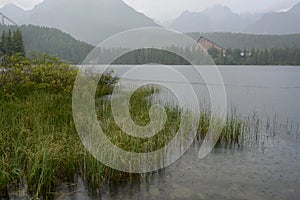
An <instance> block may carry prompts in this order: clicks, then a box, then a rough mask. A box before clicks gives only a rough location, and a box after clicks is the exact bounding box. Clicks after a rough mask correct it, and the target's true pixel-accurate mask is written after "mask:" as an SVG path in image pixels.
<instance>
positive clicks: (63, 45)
mask: <svg viewBox="0 0 300 200" xmlns="http://www.w3.org/2000/svg"><path fill="white" fill-rule="evenodd" d="M15 28H16V27H14V26H9V27H8V26H0V33H2V32H3V31H4V30H6V31H7V30H8V29H15ZM20 29H21V31H22V33H23V37H24V44H25V50H26V53H27V54H28V53H30V52H32V51H36V52H42V53H46V54H49V55H56V56H58V57H59V58H61V59H63V60H65V61H67V62H70V63H76V64H78V63H81V62H82V61H83V59H84V58H85V57H86V56H87V54H88V53H89V52H90V51H91V50H92V49H93V46H92V45H89V44H86V43H84V42H81V41H78V40H75V39H74V38H73V37H72V36H70V35H68V34H66V33H64V32H62V31H60V30H58V29H55V28H46V27H39V26H33V25H28V26H26V25H23V26H21V27H20Z"/></svg>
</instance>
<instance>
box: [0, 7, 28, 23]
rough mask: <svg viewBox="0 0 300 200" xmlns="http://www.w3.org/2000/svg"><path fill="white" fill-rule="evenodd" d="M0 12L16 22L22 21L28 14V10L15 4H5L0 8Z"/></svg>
mask: <svg viewBox="0 0 300 200" xmlns="http://www.w3.org/2000/svg"><path fill="white" fill-rule="evenodd" d="M0 13H3V14H5V15H6V16H8V17H9V18H11V19H12V20H13V21H14V22H15V23H17V24H20V22H22V21H24V19H26V18H28V16H29V12H28V11H25V10H24V9H22V8H20V7H18V6H16V5H15V4H7V5H5V6H4V7H3V8H0Z"/></svg>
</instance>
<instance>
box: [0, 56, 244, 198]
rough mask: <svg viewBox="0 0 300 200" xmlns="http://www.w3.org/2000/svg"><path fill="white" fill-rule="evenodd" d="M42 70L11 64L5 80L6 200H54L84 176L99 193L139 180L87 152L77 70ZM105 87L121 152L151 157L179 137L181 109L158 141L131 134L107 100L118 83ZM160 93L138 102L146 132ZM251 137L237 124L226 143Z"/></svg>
mask: <svg viewBox="0 0 300 200" xmlns="http://www.w3.org/2000/svg"><path fill="white" fill-rule="evenodd" d="M34 62H35V63H34V64H33V61H27V60H23V61H22V63H21V62H20V61H15V62H11V64H10V65H9V67H8V68H7V69H10V70H6V71H7V72H5V73H2V74H1V77H0V85H1V84H2V87H1V91H0V92H1V96H0V144H1V146H0V195H1V196H2V197H5V196H7V195H8V193H9V191H10V190H11V189H14V188H23V189H25V190H26V191H27V192H28V193H29V194H30V196H32V197H33V198H39V197H46V198H51V196H52V195H53V192H54V191H53V190H54V188H55V187H56V186H57V185H58V184H60V183H63V182H68V183H74V182H75V180H74V179H75V177H76V176H77V175H79V176H81V177H83V179H84V181H85V182H86V183H87V184H88V185H89V186H90V187H91V188H94V189H96V188H99V187H101V185H102V184H103V183H104V182H110V183H113V182H118V181H119V180H121V179H123V178H130V177H131V178H132V177H134V176H137V175H134V174H128V173H123V172H119V171H116V170H114V169H111V168H109V167H106V166H104V165H103V164H101V163H100V162H98V161H97V160H96V159H95V158H94V157H93V156H91V155H90V154H89V153H88V152H87V151H86V150H85V148H84V147H83V145H82V143H81V141H80V138H79V136H78V135H77V132H76V129H75V126H74V122H73V116H72V94H71V91H72V84H73V82H74V79H75V76H76V73H77V71H76V69H74V68H72V67H70V66H68V65H65V64H63V63H58V62H57V61H53V60H50V61H49V59H38V61H34ZM20 63H21V64H20ZM24 72H26V73H24ZM104 80H105V81H104ZM104 80H102V81H100V82H99V85H98V90H97V97H96V98H97V105H98V106H97V107H98V108H99V109H98V111H97V114H98V118H99V119H100V123H101V126H102V127H103V130H104V132H105V134H106V135H107V136H108V137H109V138H110V139H111V141H112V142H113V143H114V144H117V145H118V146H119V147H121V148H123V149H125V150H130V151H134V152H145V151H153V150H157V149H159V148H161V147H163V146H165V144H166V143H167V142H168V141H170V140H171V139H172V138H173V137H174V135H175V133H176V132H177V130H178V127H179V125H180V115H181V113H180V112H179V111H178V110H177V109H175V108H174V109H172V108H167V115H168V117H167V123H166V124H165V127H164V129H163V130H162V131H161V132H160V133H159V134H157V135H156V136H154V137H152V138H150V139H137V138H133V137H130V136H128V135H126V134H125V133H123V132H122V131H121V130H120V129H119V127H118V126H117V125H116V124H115V122H114V120H113V116H112V112H111V108H110V105H109V104H104V102H102V100H101V97H102V96H103V95H106V94H109V93H110V92H111V89H112V84H113V83H114V81H115V79H114V78H113V77H111V76H110V75H107V76H106V78H105V79H104ZM5 83H6V84H5ZM152 93H153V91H152V90H148V89H141V90H138V91H137V92H136V93H135V94H134V95H133V97H132V98H131V101H130V103H131V109H130V113H131V116H132V118H133V120H134V121H135V122H136V123H137V124H139V125H141V126H143V125H146V124H147V123H149V115H148V113H149V112H148V111H149V108H150V106H151V105H149V102H148V101H147V100H146V97H148V96H149V95H151V94H152ZM100 105H101V106H100ZM102 105H105V106H102ZM209 119H210V116H209V114H206V113H203V114H202V116H201V122H200V126H199V128H198V139H199V140H200V139H201V138H203V137H204V136H205V134H206V133H207V130H208V126H209ZM246 129H247V126H246V124H245V123H244V122H242V121H241V120H239V119H237V118H234V119H232V118H230V119H228V120H227V123H226V127H225V128H224V130H223V132H222V136H221V138H220V141H219V142H235V143H238V142H240V139H242V138H243V134H244V131H245V130H246Z"/></svg>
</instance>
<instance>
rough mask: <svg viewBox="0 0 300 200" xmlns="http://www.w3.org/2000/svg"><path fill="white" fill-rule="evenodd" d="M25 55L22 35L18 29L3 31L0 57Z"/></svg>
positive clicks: (0, 40)
mask: <svg viewBox="0 0 300 200" xmlns="http://www.w3.org/2000/svg"><path fill="white" fill-rule="evenodd" d="M16 53H18V54H20V55H22V56H24V55H25V49H24V43H23V35H22V32H21V30H20V29H16V30H13V32H12V31H11V30H10V29H9V30H8V32H5V31H3V32H2V35H1V38H0V57H1V56H5V55H7V56H11V55H13V54H16Z"/></svg>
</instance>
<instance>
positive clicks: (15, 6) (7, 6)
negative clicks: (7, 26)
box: [0, 3, 24, 10]
mask: <svg viewBox="0 0 300 200" xmlns="http://www.w3.org/2000/svg"><path fill="white" fill-rule="evenodd" d="M0 9H2V10H4V9H19V10H24V9H23V8H21V7H19V6H17V5H16V4H14V3H9V4H6V5H5V6H3V7H2V8H0Z"/></svg>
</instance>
